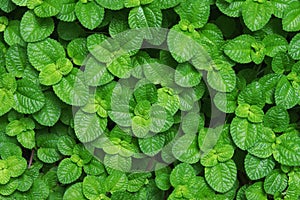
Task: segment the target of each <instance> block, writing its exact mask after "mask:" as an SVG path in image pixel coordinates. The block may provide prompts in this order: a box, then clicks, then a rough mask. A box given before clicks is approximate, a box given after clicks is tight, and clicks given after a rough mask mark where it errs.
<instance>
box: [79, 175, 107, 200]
mask: <svg viewBox="0 0 300 200" xmlns="http://www.w3.org/2000/svg"><path fill="white" fill-rule="evenodd" d="M105 189H106V188H105V186H104V180H103V178H102V177H96V176H86V177H85V178H84V179H83V182H82V190H83V194H84V196H85V197H86V198H88V199H96V198H97V197H99V195H101V194H105V193H106V191H105Z"/></svg>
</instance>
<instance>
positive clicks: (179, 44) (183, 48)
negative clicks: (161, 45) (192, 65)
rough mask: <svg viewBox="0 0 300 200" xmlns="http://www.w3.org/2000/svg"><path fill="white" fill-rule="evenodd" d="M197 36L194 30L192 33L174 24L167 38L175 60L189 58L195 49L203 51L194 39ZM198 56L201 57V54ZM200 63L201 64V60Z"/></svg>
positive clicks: (181, 61) (181, 60) (183, 60)
mask: <svg viewBox="0 0 300 200" xmlns="http://www.w3.org/2000/svg"><path fill="white" fill-rule="evenodd" d="M198 36H199V34H198V33H197V32H196V31H195V32H192V33H190V32H184V31H181V29H180V27H179V25H177V26H174V27H173V28H172V29H171V30H170V32H169V33H168V39H167V42H168V47H169V50H170V52H171V54H172V56H173V58H174V59H175V60H176V61H177V62H179V63H183V62H186V61H189V60H191V59H192V58H193V56H194V55H195V54H196V52H197V50H198V52H201V53H202V52H203V49H202V47H201V46H200V45H199V44H198V43H197V42H196V40H195V38H196V37H198ZM198 57H199V59H202V57H203V55H202V54H200V55H199V56H198ZM198 57H197V58H198ZM200 63H201V64H202V65H203V63H202V60H201V61H200ZM196 68H197V66H196Z"/></svg>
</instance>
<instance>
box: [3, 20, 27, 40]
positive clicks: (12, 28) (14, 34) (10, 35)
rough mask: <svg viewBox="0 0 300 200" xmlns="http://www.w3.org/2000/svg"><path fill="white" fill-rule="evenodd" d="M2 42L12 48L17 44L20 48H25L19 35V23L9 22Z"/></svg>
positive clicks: (15, 21)
mask: <svg viewBox="0 0 300 200" xmlns="http://www.w3.org/2000/svg"><path fill="white" fill-rule="evenodd" d="M4 41H5V42H6V43H7V44H8V45H9V46H13V45H14V44H18V45H20V46H25V42H24V40H23V38H22V37H21V34H20V21H18V20H11V21H9V24H8V26H7V27H6V29H5V31H4Z"/></svg>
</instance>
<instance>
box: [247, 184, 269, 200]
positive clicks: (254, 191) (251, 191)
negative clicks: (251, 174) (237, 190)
mask: <svg viewBox="0 0 300 200" xmlns="http://www.w3.org/2000/svg"><path fill="white" fill-rule="evenodd" d="M245 194H246V198H247V200H257V199H260V200H267V199H268V198H267V194H266V193H265V192H264V189H263V182H256V183H254V184H252V185H250V186H249V187H248V188H247V189H246V191H245Z"/></svg>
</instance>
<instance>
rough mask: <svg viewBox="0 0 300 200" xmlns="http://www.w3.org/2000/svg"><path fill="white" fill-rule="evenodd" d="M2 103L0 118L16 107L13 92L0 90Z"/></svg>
mask: <svg viewBox="0 0 300 200" xmlns="http://www.w3.org/2000/svg"><path fill="white" fill-rule="evenodd" d="M0 101H1V102H2V105H1V106H0V116H2V115H4V114H5V113H7V112H8V111H10V109H11V108H12V107H13V106H14V104H15V102H14V96H13V93H12V92H11V91H7V90H4V89H2V88H1V89H0Z"/></svg>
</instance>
